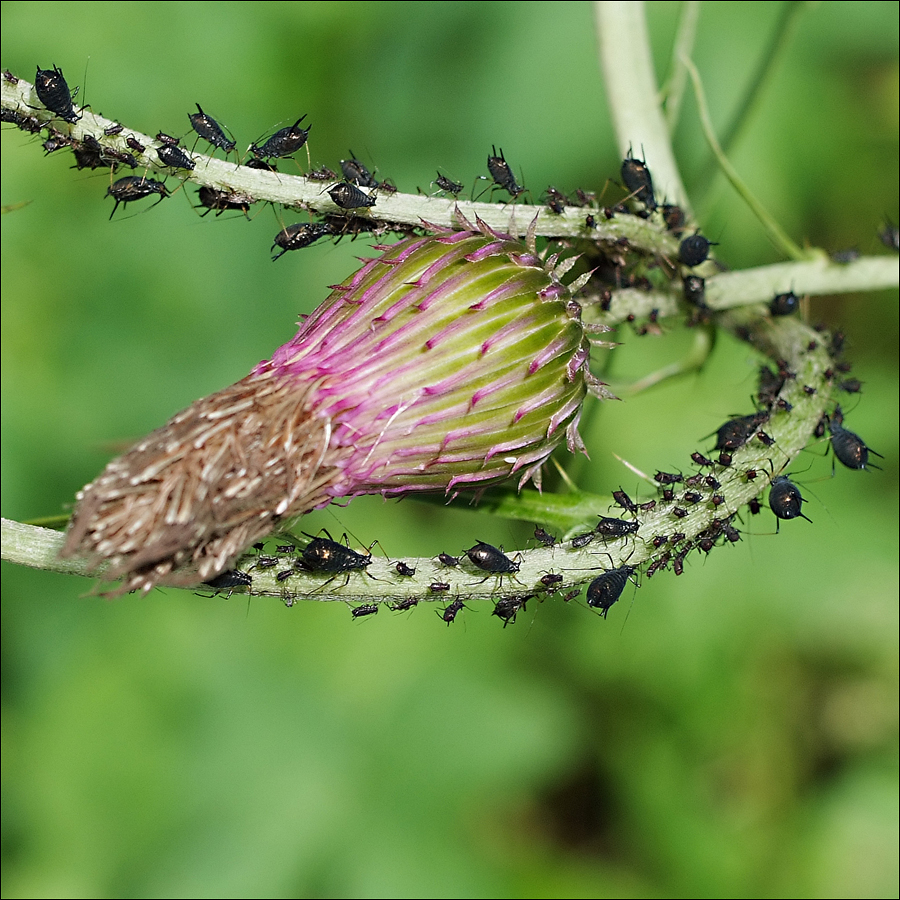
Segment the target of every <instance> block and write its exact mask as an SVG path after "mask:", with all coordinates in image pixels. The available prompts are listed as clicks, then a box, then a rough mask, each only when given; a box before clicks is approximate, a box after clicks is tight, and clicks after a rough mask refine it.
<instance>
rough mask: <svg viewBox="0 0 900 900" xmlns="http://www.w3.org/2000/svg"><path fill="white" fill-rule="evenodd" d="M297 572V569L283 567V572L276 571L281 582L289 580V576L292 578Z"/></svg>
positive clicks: (276, 576) (277, 578)
mask: <svg viewBox="0 0 900 900" xmlns="http://www.w3.org/2000/svg"><path fill="white" fill-rule="evenodd" d="M296 574H297V572H296V570H295V569H283V570H282V571H281V572H276V573H275V580H276V581H277V582H279V584H280V583H281V582H282V581H287V580H288V578H291V577H292V576H294V575H296Z"/></svg>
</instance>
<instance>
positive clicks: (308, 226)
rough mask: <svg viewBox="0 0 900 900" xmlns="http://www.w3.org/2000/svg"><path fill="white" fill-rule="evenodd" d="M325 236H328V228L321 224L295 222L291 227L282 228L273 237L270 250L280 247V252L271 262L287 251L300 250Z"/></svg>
mask: <svg viewBox="0 0 900 900" xmlns="http://www.w3.org/2000/svg"><path fill="white" fill-rule="evenodd" d="M326 234H328V227H327V226H326V225H324V224H323V223H321V222H295V223H294V224H293V225H288V226H287V227H286V228H282V229H281V231H279V232H278V234H276V235H275V243H274V244H272V247H271V249H272V250H274V249H275V248H276V247H281V252H280V253H276V254H275V255H274V256H273V257H272V262H275V260H276V259H280V258H281V257H282V256H284V254H285V253H287V252H288V250H302V249H303V248H304V247H308V246H309V245H310V244H313V243H315V242H316V241H317V240H319V238H321V237H324V236H325V235H326Z"/></svg>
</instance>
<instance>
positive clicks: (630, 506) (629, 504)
mask: <svg viewBox="0 0 900 900" xmlns="http://www.w3.org/2000/svg"><path fill="white" fill-rule="evenodd" d="M612 495H613V500H615V501H616V503H617V504H618V505H619V506H621V507H622V509H626V510H628V512H630V513H636V512H637V505H636V504H635V502H634V501H633V500H632V499H631V497H629V496H628V494H626V493H625V491H623V490H622V489H621V488H620V489H619V490H617V491H613V493H612Z"/></svg>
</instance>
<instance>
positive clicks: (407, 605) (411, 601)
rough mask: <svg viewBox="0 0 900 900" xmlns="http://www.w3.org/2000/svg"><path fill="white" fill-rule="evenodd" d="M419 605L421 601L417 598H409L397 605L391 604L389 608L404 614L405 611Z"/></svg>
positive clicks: (399, 601) (398, 602)
mask: <svg viewBox="0 0 900 900" xmlns="http://www.w3.org/2000/svg"><path fill="white" fill-rule="evenodd" d="M418 604H419V601H418V599H416V598H415V597H407V598H406V599H405V600H398V601H397V602H396V603H391V604H389V606H390V608H391V609H392V610H393V611H394V612H403V611H404V610H407V609H412V608H413V607H414V606H418Z"/></svg>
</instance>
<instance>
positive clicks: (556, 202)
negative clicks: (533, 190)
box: [546, 187, 569, 216]
mask: <svg viewBox="0 0 900 900" xmlns="http://www.w3.org/2000/svg"><path fill="white" fill-rule="evenodd" d="M546 196H547V206H548V207H549V209H550V212H553V213H556V215H558V216H561V215H562V214H563V213H564V212H565V211H566V207H567V206H568V205H569V198H568V197H567V196H566V195H565V194H564V193H563V192H562V191H558V190H557V189H556V188H555V187H548V188H547V190H546Z"/></svg>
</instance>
